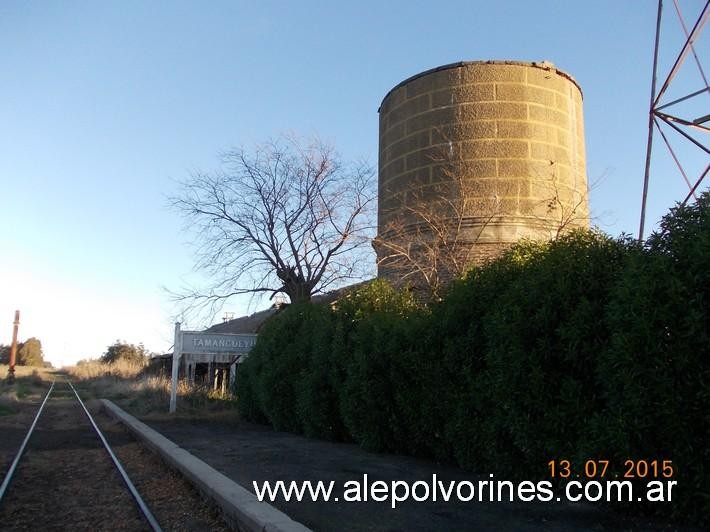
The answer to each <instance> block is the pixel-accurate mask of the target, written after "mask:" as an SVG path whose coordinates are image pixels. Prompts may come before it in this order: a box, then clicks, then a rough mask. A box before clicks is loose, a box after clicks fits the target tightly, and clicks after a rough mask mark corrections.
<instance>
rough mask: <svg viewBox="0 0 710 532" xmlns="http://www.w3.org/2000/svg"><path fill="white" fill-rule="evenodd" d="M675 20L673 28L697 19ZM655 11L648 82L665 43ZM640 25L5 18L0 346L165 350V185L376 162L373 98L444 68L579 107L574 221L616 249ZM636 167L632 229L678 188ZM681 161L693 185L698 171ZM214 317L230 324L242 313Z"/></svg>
mask: <svg viewBox="0 0 710 532" xmlns="http://www.w3.org/2000/svg"><path fill="white" fill-rule="evenodd" d="M668 4H670V3H668ZM680 4H681V6H682V7H683V8H684V10H685V16H686V19H687V20H688V21H689V22H690V23H692V19H693V17H694V16H697V12H698V10H699V9H700V8H701V7H702V4H703V2H701V1H700V0H681V2H680ZM671 9H672V4H670V5H668V6H667V8H666V13H667V16H666V19H665V22H664V29H665V33H664V49H663V52H664V53H663V54H662V56H661V66H662V68H661V70H662V71H664V70H665V69H667V68H668V64H669V63H670V61H672V59H673V56H674V54H675V53H677V49H678V47H679V45H680V43H681V38H682V36H681V34H680V31H679V26H678V24H677V22H676V20H675V18H674V17H675V15H674V14H673V13H672V12H671ZM655 10H656V2H655V1H652V0H648V1H645V0H633V1H632V0H626V1H622V0H613V1H597V2H582V1H569V0H568V1H562V0H560V1H552V0H538V1H535V2H528V1H522V0H521V1H499V2H483V1H473V0H469V1H467V2H436V3H434V2H418V1H412V0H409V1H406V2H400V1H392V2H353V3H347V4H346V3H344V2H343V3H341V2H309V1H301V2H285V1H284V2H237V1H232V2H220V1H211V2H196V1H195V2H178V1H176V2H165V1H155V2H133V1H121V2H110V1H106V2H96V1H92V2H81V1H74V2H27V1H12V0H5V1H4V2H2V3H0V72H2V83H0V179H1V183H2V187H1V188H0V194H1V195H2V199H3V201H2V209H1V210H0V227H1V228H2V229H0V235H1V238H0V243H1V245H2V257H3V259H2V264H1V265H0V279H1V280H0V343H8V342H9V339H10V336H11V323H12V318H13V311H14V310H15V309H16V308H19V309H20V310H21V311H22V313H23V320H22V325H21V329H20V337H21V338H27V337H29V336H37V337H39V338H40V339H41V340H42V341H43V343H44V346H45V352H46V355H47V357H48V358H49V359H50V360H52V361H53V362H54V363H55V364H64V363H68V362H71V361H74V360H76V359H79V358H86V357H96V356H99V355H100V354H101V353H102V352H103V350H105V348H106V346H108V345H109V344H110V343H112V342H113V341H114V340H115V339H119V338H120V339H125V340H127V341H129V342H135V343H137V342H141V341H142V342H144V343H145V344H146V346H147V347H148V348H150V349H153V350H156V351H161V350H166V349H168V348H169V347H170V345H171V343H172V342H171V340H172V339H171V334H172V325H171V323H172V321H173V319H174V317H175V314H176V312H177V309H176V308H175V307H174V306H173V305H172V304H171V303H170V301H169V299H168V297H167V296H166V294H165V292H164V291H163V289H162V287H169V288H178V287H179V286H180V285H181V284H182V283H183V282H184V281H185V280H192V281H193V282H199V276H195V275H194V274H191V269H192V255H191V249H190V247H189V246H188V245H187V242H189V241H190V236H189V235H188V234H187V233H185V231H184V230H183V223H182V220H181V219H180V218H179V216H178V215H177V214H176V213H175V212H172V211H171V210H170V209H168V208H167V200H166V197H167V196H168V195H170V194H171V193H174V192H175V191H176V189H177V187H176V181H178V180H181V179H185V178H186V177H187V176H188V175H189V173H190V172H191V171H194V170H203V171H210V170H214V169H216V168H217V167H218V164H219V153H220V152H221V151H223V150H225V149H228V148H230V147H233V146H238V145H242V144H244V145H249V144H250V143H252V142H256V141H260V140H264V139H266V138H267V137H269V136H274V135H278V134H279V133H281V132H284V131H296V132H300V133H303V134H311V133H318V134H319V135H320V136H321V137H323V138H325V139H328V140H330V141H332V142H333V143H334V144H335V145H336V146H337V147H338V149H339V151H340V152H341V153H342V155H343V156H344V157H346V158H357V157H364V158H366V159H368V160H370V161H371V162H372V163H373V164H376V162H377V121H378V115H377V108H378V106H379V104H380V101H381V100H382V98H383V97H384V95H385V94H386V92H387V91H388V90H389V89H390V88H392V87H393V86H394V85H395V84H397V83H398V82H400V81H401V80H403V79H405V78H407V77H409V76H411V75H413V74H416V73H417V72H420V71H422V70H425V69H428V68H432V67H435V66H438V65H442V64H446V63H450V62H454V61H460V60H479V59H513V60H523V61H539V60H543V59H546V60H549V61H552V62H553V63H555V64H556V65H557V66H558V67H559V68H561V69H563V70H565V71H567V72H569V73H570V74H572V75H573V76H574V77H575V78H576V79H577V81H578V82H579V83H580V85H581V86H582V88H583V91H584V98H585V99H584V109H585V125H586V140H587V170H588V175H589V179H590V181H595V180H597V179H598V178H602V181H601V183H600V184H599V185H598V186H597V188H596V189H594V190H593V191H592V193H591V202H590V203H591V209H592V213H593V215H596V216H597V219H596V223H597V224H598V225H599V226H600V227H601V228H602V229H604V230H605V231H607V232H609V233H611V234H614V235H616V234H619V233H621V232H622V231H623V232H628V233H634V234H635V233H636V231H637V228H638V218H639V210H640V197H641V186H642V175H643V164H644V157H645V146H646V132H647V108H648V99H649V90H650V75H651V61H652V45H653V37H654V27H655V15H656V11H655ZM672 17H673V18H672ZM703 48H704V49H705V51H706V52H707V49H708V48H707V38H705V36H703V41H701V44H699V48H698V49H699V51H702V50H703ZM701 59H702V53H701ZM704 66H705V65H704ZM685 69H686V70H687V73H684V74H683V75H682V76H681V77H680V78H679V80H678V86H677V87H676V88H675V89H674V90H675V91H676V94H681V93H682V92H683V90H686V91H690V90H695V89H698V88H700V87H701V85H699V81H698V80H699V77H698V76H697V74H696V70H695V69H694V65H693V64H692V63H691V62H688V64H686V67H685ZM673 94H674V93H673V92H671V93H669V97H672V96H673ZM705 112H706V111H705ZM705 112H702V113H701V112H698V113H697V114H698V115H700V114H704V113H705ZM657 142H659V148H660V147H661V146H660V138H659V139H657ZM686 152H687V153H686ZM655 153H656V154H657V155H655V159H654V167H653V178H652V179H653V180H652V183H651V191H650V202H649V217H648V220H649V221H648V223H649V224H650V225H653V224H654V223H655V222H656V221H657V220H658V219H659V218H660V216H661V215H662V214H663V213H664V212H665V211H666V210H667V208H668V207H669V206H671V205H672V204H673V202H674V201H676V200H679V199H682V197H684V195H685V190H686V187H685V184H684V183H683V181H682V179H681V178H680V177H679V175H678V174H677V171H676V170H675V169H674V167H672V166H671V164H672V163H671V162H670V159H669V158H668V156H667V154H666V153H665V152H664V151H662V150H660V149H659V150H657V151H656V152H655ZM681 153H682V155H683V156H684V160H687V161H689V162H690V163H691V169H693V170H692V172H691V173H695V175H697V173H698V170H696V169H695V168H699V167H700V166H702V165H704V164H706V163H707V161H706V160H705V159H703V158H702V157H700V156H699V155H698V153H697V150H693V149H687V150H681ZM693 165H694V166H693ZM225 310H230V311H234V312H236V313H237V314H241V313H243V312H245V311H246V300H238V301H235V302H234V303H232V304H228V305H227V307H226V308H225ZM3 324H4V325H3ZM190 325H191V324H190V323H188V324H187V326H188V327H190ZM192 325H193V326H196V325H198V324H192Z"/></svg>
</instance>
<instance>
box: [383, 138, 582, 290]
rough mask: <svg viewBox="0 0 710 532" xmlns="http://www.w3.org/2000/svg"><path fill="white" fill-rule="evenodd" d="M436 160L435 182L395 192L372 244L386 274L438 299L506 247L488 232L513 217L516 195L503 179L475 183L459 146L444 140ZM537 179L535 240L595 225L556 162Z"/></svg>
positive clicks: (531, 220)
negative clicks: (512, 197) (458, 279)
mask: <svg viewBox="0 0 710 532" xmlns="http://www.w3.org/2000/svg"><path fill="white" fill-rule="evenodd" d="M440 134H441V133H440ZM442 136H443V134H442ZM444 138H446V137H444ZM430 158H431V164H432V166H431V171H432V172H433V174H432V181H433V182H434V183H435V184H434V185H431V184H428V185H425V186H421V187H417V186H411V187H410V188H408V189H407V190H406V191H400V192H399V193H398V194H396V195H395V198H396V199H395V201H394V202H393V203H392V204H391V205H388V206H387V207H386V208H383V209H382V210H381V213H380V215H381V216H382V217H385V218H386V220H387V221H386V223H385V224H384V228H383V229H382V230H381V232H380V234H378V235H377V237H376V238H375V240H374V241H373V245H374V247H375V249H376V250H377V255H378V265H379V266H380V269H381V271H384V272H386V273H385V275H386V276H388V277H392V278H396V279H398V280H400V282H404V283H407V282H408V283H410V284H411V285H412V286H414V287H416V288H419V289H424V291H425V292H426V293H428V294H429V295H431V296H433V297H434V298H436V297H438V296H439V295H440V292H441V289H442V288H443V287H444V286H445V285H446V284H447V283H448V282H449V281H451V280H452V279H453V278H456V277H460V276H462V275H464V274H465V273H466V271H467V270H468V269H470V268H471V266H472V265H473V264H474V263H480V262H482V261H485V260H487V259H489V258H493V257H495V256H496V255H498V254H499V253H500V252H501V251H502V250H503V249H504V248H505V247H506V244H505V243H503V242H491V241H490V238H488V239H486V238H485V236H484V233H485V232H486V231H487V229H488V228H490V227H491V226H494V225H495V224H497V223H498V222H499V221H500V220H503V219H504V218H505V217H506V216H507V215H510V214H511V213H510V209H511V206H510V205H509V202H507V201H506V199H505V197H506V196H508V195H509V194H510V193H511V191H510V190H507V191H506V190H504V187H505V186H506V185H505V184H504V183H502V182H501V181H499V180H496V179H491V180H478V179H470V177H469V174H470V172H469V171H468V169H467V161H466V160H465V159H464V158H463V156H462V154H461V153H460V150H459V148H458V146H457V144H456V143H454V142H450V141H449V142H445V143H444V144H443V145H442V146H441V148H440V149H439V150H437V151H436V152H435V153H434V154H433V155H431V156H430ZM532 178H533V181H534V182H535V184H536V186H537V187H539V189H540V190H539V194H541V195H542V199H539V200H537V202H533V201H534V200H530V201H531V204H530V205H528V206H527V208H528V209H529V212H528V213H527V214H526V219H527V224H528V227H529V229H531V230H533V231H534V234H535V235H536V238H540V239H554V238H558V237H559V236H560V235H561V234H563V233H565V232H567V231H569V230H570V229H572V228H574V227H586V226H588V220H589V215H588V212H587V210H586V205H587V191H586V190H585V191H570V190H568V189H566V188H565V187H563V186H562V185H561V183H560V179H559V177H558V175H557V172H556V168H555V165H554V163H553V162H551V163H550V167H549V169H546V170H544V171H542V172H541V171H539V169H538V171H537V172H536V173H535V175H534V176H532Z"/></svg>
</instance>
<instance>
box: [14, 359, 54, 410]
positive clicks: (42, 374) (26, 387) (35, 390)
mask: <svg viewBox="0 0 710 532" xmlns="http://www.w3.org/2000/svg"><path fill="white" fill-rule="evenodd" d="M9 369H10V368H9V366H7V365H5V364H0V415H5V414H11V413H13V412H14V411H15V408H14V407H15V406H16V404H17V403H18V402H19V401H21V400H23V399H25V398H29V399H32V400H34V399H36V398H40V397H42V396H43V395H44V394H45V392H46V391H47V384H48V381H51V380H53V379H54V372H55V370H53V369H48V368H36V367H31V366H15V382H14V383H13V384H10V383H8V382H7V375H8V372H9Z"/></svg>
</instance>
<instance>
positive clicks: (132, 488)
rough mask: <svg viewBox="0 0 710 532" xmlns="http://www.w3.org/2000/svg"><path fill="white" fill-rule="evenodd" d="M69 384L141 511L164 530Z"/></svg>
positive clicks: (157, 530)
mask: <svg viewBox="0 0 710 532" xmlns="http://www.w3.org/2000/svg"><path fill="white" fill-rule="evenodd" d="M67 384H68V385H69V387H70V388H71V389H72V391H73V392H74V395H76V398H77V400H78V401H79V404H80V405H81V408H83V409H84V413H85V414H86V417H87V418H89V421H90V422H91V425H92V426H93V427H94V430H95V431H96V434H97V435H98V436H99V438H100V439H101V442H102V443H103V444H104V448H105V449H106V451H107V452H108V454H109V456H110V457H111V460H113V464H114V465H115V466H116V469H118V472H119V473H120V474H121V477H122V478H123V482H124V483H125V484H126V487H127V488H128V491H130V492H131V495H132V496H133V499H135V501H136V504H138V507H139V508H140V510H141V512H142V513H143V515H144V516H145V518H146V520H147V521H148V523H149V524H150V527H151V528H152V529H153V530H154V531H155V532H162V528H160V525H159V524H158V521H157V520H156V519H155V517H154V516H153V514H152V512H151V511H150V509H149V508H148V505H147V504H146V503H145V501H144V500H143V498H142V497H141V496H140V494H139V493H138V490H137V489H136V487H135V486H134V485H133V482H131V479H130V478H128V474H127V473H126V470H125V469H123V466H122V465H121V462H120V461H119V460H118V458H117V457H116V455H115V454H114V453H113V451H112V450H111V446H110V445H109V444H108V442H107V441H106V438H105V437H104V435H103V433H102V432H101V429H99V427H98V425H97V424H96V422H95V421H94V418H93V417H91V414H90V413H89V411H88V410H87V409H86V406H85V405H84V401H82V400H81V397H79V394H78V393H77V391H76V389H75V388H74V386H73V385H72V383H71V382H70V381H67Z"/></svg>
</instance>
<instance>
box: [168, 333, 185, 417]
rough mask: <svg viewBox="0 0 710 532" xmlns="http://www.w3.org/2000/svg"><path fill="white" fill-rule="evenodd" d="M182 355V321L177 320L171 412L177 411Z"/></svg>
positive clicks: (171, 383) (171, 387) (171, 385)
mask: <svg viewBox="0 0 710 532" xmlns="http://www.w3.org/2000/svg"><path fill="white" fill-rule="evenodd" d="M181 355H182V334H180V322H179V321H178V322H175V341H174V342H173V367H172V370H173V372H172V380H171V382H170V413H171V414H174V413H175V408H176V407H177V381H178V370H179V369H180V356H181Z"/></svg>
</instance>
